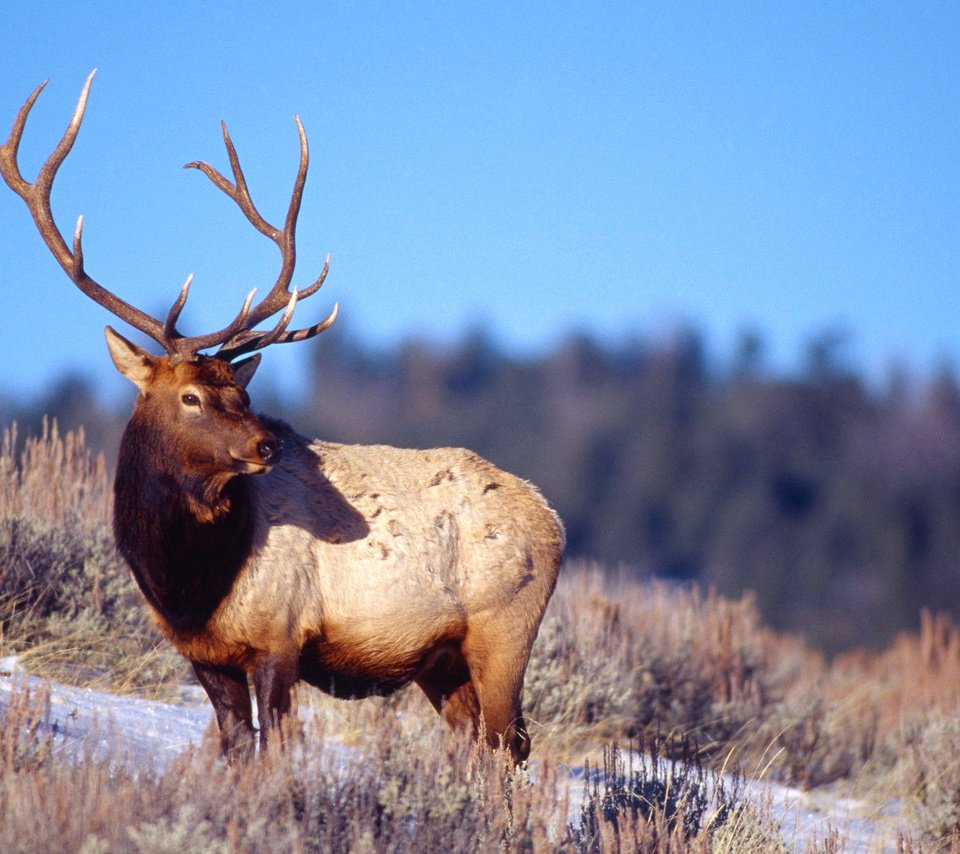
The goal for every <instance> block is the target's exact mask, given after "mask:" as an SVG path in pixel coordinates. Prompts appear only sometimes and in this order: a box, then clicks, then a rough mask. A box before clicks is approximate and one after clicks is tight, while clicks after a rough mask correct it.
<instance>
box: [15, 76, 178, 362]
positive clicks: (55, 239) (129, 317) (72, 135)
mask: <svg viewBox="0 0 960 854" xmlns="http://www.w3.org/2000/svg"><path fill="white" fill-rule="evenodd" d="M96 73H97V72H96V69H94V70H93V71H91V72H90V75H89V76H88V77H87V80H86V82H85V83H84V84H83V89H82V90H81V92H80V97H79V98H78V100H77V106H76V107H75V108H74V111H73V115H72V116H71V117H70V123H69V124H68V125H67V129H66V130H65V131H64V133H63V136H62V137H61V139H60V142H58V143H57V146H56V148H54V150H53V151H52V152H51V154H50V156H49V157H47V159H46V161H45V162H44V164H43V166H41V167H40V171H39V173H38V174H37V177H36V180H35V181H34V182H33V183H32V184H31V183H30V182H29V181H27V180H26V179H25V178H24V177H23V175H22V174H21V172H20V167H19V164H18V161H17V155H18V153H19V149H20V141H21V140H22V138H23V132H24V128H25V127H26V123H27V117H28V116H29V115H30V111H31V110H32V109H33V105H34V104H35V103H36V101H37V98H38V97H39V96H40V93H41V92H42V91H43V89H44V87H45V86H46V85H47V81H44V82H43V83H41V84H40V85H39V86H38V87H37V88H36V89H34V90H33V92H32V93H31V94H30V97H29V98H27V100H26V102H25V103H24V105H23V106H22V107H21V108H20V111H19V112H18V113H17V117H16V118H15V119H14V122H13V127H12V128H11V131H10V136H9V138H8V139H7V141H6V142H5V143H4V144H3V145H2V146H0V174H2V175H3V179H4V181H6V183H7V185H8V186H9V187H10V188H11V189H12V190H13V191H14V192H15V193H16V194H17V195H18V196H20V198H22V199H23V200H24V202H25V203H26V205H27V208H28V210H29V211H30V214H31V216H32V217H33V221H34V223H35V224H36V226H37V229H38V231H39V232H40V236H41V237H42V238H43V242H44V243H45V244H46V245H47V248H48V249H49V250H50V251H51V253H52V254H53V257H54V258H56V260H57V263H58V264H59V265H60V266H61V267H62V268H63V270H64V272H65V273H66V274H67V275H68V276H69V277H70V279H71V280H72V281H73V283H74V284H75V285H76V286H77V287H78V288H79V289H80V290H81V291H82V292H83V293H85V294H86V295H87V296H88V297H90V298H91V299H92V300H94V302H97V303H99V304H100V305H102V306H103V307H104V308H106V309H107V310H108V311H110V312H112V313H113V314H115V315H116V316H117V317H119V318H120V319H121V320H124V321H126V322H127V323H129V324H130V325H131V326H133V327H134V328H136V329H139V330H140V331H141V332H144V333H145V334H147V335H149V336H150V337H151V338H153V339H154V340H155V341H157V342H158V343H159V344H161V345H162V346H163V347H164V349H166V350H167V352H172V351H171V349H170V345H169V342H167V341H166V340H165V339H164V337H163V326H162V324H161V323H160V322H159V321H158V320H156V319H155V318H153V317H151V316H150V315H148V314H145V313H144V312H142V311H140V309H138V308H135V307H134V306H132V305H130V304H129V303H128V302H126V301H124V300H122V299H120V297H118V296H116V295H114V294H112V293H111V292H110V291H108V290H107V289H106V288H104V287H103V286H102V285H100V284H98V283H97V282H96V281H95V280H94V279H92V278H91V277H90V276H89V275H87V273H86V272H85V271H84V269H83V249H82V231H83V217H81V218H80V219H79V220H78V221H77V228H76V230H75V231H74V235H73V250H74V251H73V252H71V251H70V249H69V248H68V247H67V244H66V242H65V241H64V239H63V236H62V235H61V234H60V230H59V229H58V228H57V225H56V222H55V221H54V218H53V212H52V210H51V207H50V193H51V190H52V189H53V182H54V179H55V178H56V177H57V171H58V170H59V169H60V166H61V165H62V164H63V161H64V160H66V158H67V155H68V154H69V153H70V151H71V149H72V148H73V144H74V142H75V141H76V139H77V134H78V133H79V132H80V125H81V124H82V122H83V116H84V113H85V111H86V108H87V98H88V96H89V94H90V86H91V84H92V83H93V77H94V75H95V74H96Z"/></svg>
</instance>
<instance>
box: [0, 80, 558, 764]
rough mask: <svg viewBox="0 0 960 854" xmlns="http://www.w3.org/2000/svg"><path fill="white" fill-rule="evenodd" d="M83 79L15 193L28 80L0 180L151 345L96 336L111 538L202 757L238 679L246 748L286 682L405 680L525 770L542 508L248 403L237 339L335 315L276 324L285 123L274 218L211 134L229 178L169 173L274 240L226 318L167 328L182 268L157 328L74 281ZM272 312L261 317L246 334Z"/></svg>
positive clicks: (395, 684) (526, 493)
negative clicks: (160, 639)
mask: <svg viewBox="0 0 960 854" xmlns="http://www.w3.org/2000/svg"><path fill="white" fill-rule="evenodd" d="M94 73H95V72H94ZM94 73H91V74H90V76H89V77H88V78H87V81H86V83H85V84H84V87H83V90H82V92H81V94H80V97H79V100H78V102H77V105H76V108H75V110H74V112H73V116H72V118H71V121H70V123H69V125H68V127H67V129H66V131H65V133H64V135H63V137H62V139H61V140H60V142H59V143H58V144H57V146H56V147H55V149H54V150H53V152H52V153H51V154H50V156H49V158H48V159H47V160H46V162H45V163H44V165H43V166H42V167H41V169H40V171H39V173H38V175H37V177H36V179H35V180H34V182H33V183H30V182H28V181H26V180H25V179H24V178H23V176H22V174H21V172H20V168H19V166H18V162H17V155H18V149H19V146H20V141H21V138H22V136H23V131H24V126H25V124H26V121H27V117H28V115H29V113H30V111H31V109H32V108H33V105H34V102H35V101H36V99H37V97H38V96H39V94H40V92H41V91H42V90H43V88H44V86H45V85H46V83H43V84H41V85H40V86H39V87H37V89H36V90H34V92H33V93H32V94H31V95H30V97H29V98H28V99H27V101H26V103H24V105H23V107H22V108H21V109H20V111H19V113H18V114H17V116H16V119H15V121H14V124H13V129H12V131H11V134H10V137H9V139H8V140H7V142H6V143H5V144H4V145H3V146H2V147H0V172H2V175H3V178H4V180H5V181H6V183H7V184H8V185H9V186H10V188H11V189H13V191H14V192H16V193H17V194H18V195H19V196H20V197H21V198H22V199H23V200H24V202H25V203H26V205H27V207H28V209H29V211H30V213H31V215H32V216H33V219H34V222H35V223H36V226H37V229H38V230H39V232H40V236H41V237H42V238H43V241H44V243H46V245H47V247H48V248H49V250H50V251H51V252H52V254H53V256H54V257H55V258H56V260H57V262H58V263H59V264H60V266H61V267H62V268H63V270H64V271H65V272H66V274H67V275H68V276H69V278H70V279H71V280H72V281H73V283H74V284H75V285H76V286H77V287H78V288H79V289H80V290H81V291H82V292H83V293H84V294H86V295H87V296H88V297H90V298H91V299H93V300H94V301H96V302H97V303H99V304H100V305H101V306H103V307H104V308H106V309H107V310H108V311H110V312H111V313H113V314H114V315H116V316H117V317H118V318H120V319H121V320H123V321H125V322H126V323H127V324H129V325H130V326H132V327H133V328H134V329H137V330H139V331H140V332H142V333H144V334H145V335H147V336H148V337H149V338H151V339H152V340H153V341H155V342H156V343H157V344H158V345H159V346H160V347H161V348H162V349H163V351H164V352H163V354H162V355H152V354H151V353H149V352H147V351H146V350H144V349H142V348H141V347H139V346H137V345H136V344H134V343H132V342H130V341H128V340H127V339H126V338H124V337H123V336H121V335H120V334H119V333H117V332H116V331H114V330H113V329H112V328H111V327H110V326H107V327H106V340H107V347H108V349H109V351H110V355H111V357H112V359H113V362H114V364H115V365H116V367H117V369H118V370H119V371H120V373H121V374H123V376H125V377H126V378H127V379H128V380H130V381H131V382H132V383H133V384H134V385H135V386H136V387H137V389H138V391H139V394H138V396H137V399H136V403H135V406H134V411H133V415H132V416H131V418H130V421H129V422H128V424H127V426H126V428H125V430H124V433H123V437H122V440H121V444H120V450H119V455H118V459H117V465H116V477H115V482H114V499H115V501H114V534H115V538H116V542H117V546H118V548H119V550H120V553H121V554H122V555H123V557H124V559H125V560H126V562H127V564H128V565H129V567H130V569H131V571H132V573H133V576H134V578H135V579H136V582H137V584H138V586H139V588H140V590H141V592H142V594H143V596H144V599H145V600H146V604H147V606H148V607H149V609H150V610H151V611H152V613H153V615H154V617H155V619H156V622H157V624H158V626H159V627H160V629H161V631H162V632H163V633H164V634H165V635H166V637H167V638H168V639H169V640H170V641H171V642H172V643H173V644H174V645H175V647H176V648H177V650H179V652H180V653H181V654H182V655H184V656H185V657H186V658H187V659H188V660H189V661H190V663H191V665H192V666H193V670H194V671H195V673H196V676H197V679H198V680H199V682H200V684H201V685H202V686H203V687H204V689H205V690H206V693H207V695H208V696H209V698H210V702H211V703H212V705H213V709H214V713H215V717H216V721H217V725H218V728H219V734H220V745H221V748H222V750H223V751H224V753H226V754H227V755H229V756H234V757H236V756H241V757H242V756H249V755H252V754H253V753H254V751H255V749H256V743H257V737H256V729H255V728H254V725H253V712H252V703H251V697H250V693H251V692H250V683H251V682H252V685H253V691H254V693H255V696H256V699H257V723H258V725H259V743H260V746H261V749H263V748H264V747H265V746H266V744H267V743H268V740H270V741H272V740H273V739H274V736H271V733H272V732H276V731H277V727H278V725H279V724H280V722H281V720H282V719H283V717H284V716H285V715H287V713H288V712H289V711H290V707H291V690H292V688H293V686H294V685H295V683H297V682H298V680H302V681H304V682H307V683H309V684H311V685H314V686H317V687H318V688H320V689H322V690H324V691H327V692H329V693H332V694H333V695H334V696H338V697H344V698H359V697H365V696H369V695H372V694H388V693H390V692H393V691H395V690H397V689H399V688H401V687H402V686H404V685H407V684H409V683H411V682H414V683H416V684H417V685H418V686H419V687H420V688H421V689H422V690H423V692H424V693H425V694H426V696H427V698H428V700H429V701H430V703H431V704H432V705H433V707H434V708H435V709H436V710H437V711H438V712H439V714H440V715H441V716H442V717H443V718H444V719H445V721H446V722H447V723H448V724H449V725H450V726H451V727H453V728H464V727H467V728H472V731H473V733H474V736H475V737H479V734H480V733H481V732H486V737H487V740H488V741H489V742H490V744H491V745H492V746H497V745H499V744H503V745H504V746H505V747H506V748H507V749H508V750H509V751H510V752H511V754H512V758H513V760H514V761H515V762H521V761H523V760H525V759H526V757H527V756H528V754H529V751H530V739H529V735H528V733H527V730H526V726H525V723H524V719H523V713H522V709H521V695H522V687H523V676H524V672H525V670H526V666H527V661H528V658H529V654H530V648H531V645H532V644H533V641H534V638H535V637H536V634H537V631H538V628H539V625H540V621H541V619H542V617H543V613H544V610H545V608H546V606H547V602H548V600H549V598H550V596H551V594H552V592H553V588H554V585H555V583H556V578H557V574H558V572H559V568H560V564H561V558H562V551H563V543H564V534H563V527H562V524H561V522H560V520H559V518H558V516H557V515H556V514H555V513H554V511H553V510H552V509H551V508H550V507H549V505H548V504H547V502H546V501H545V499H544V498H543V497H542V496H541V495H540V493H539V492H538V491H537V490H536V488H535V487H533V486H532V485H531V484H529V483H527V482H525V481H523V480H521V479H519V478H517V477H515V476H513V475H511V474H508V473H507V472H504V471H502V470H500V469H498V468H496V467H495V466H493V465H492V464H491V463H489V462H487V461H486V460H483V459H481V458H480V457H479V456H477V455H475V454H473V453H471V452H469V451H467V450H463V449H457V448H437V449H433V450H408V449H401V448H395V447H389V446H383V445H378V446H360V445H345V444H336V443H332V442H326V441H321V440H314V441H311V440H309V439H307V438H305V437H303V436H301V435H299V434H298V433H297V432H296V431H295V430H294V429H293V428H291V427H290V426H289V425H287V424H285V423H283V422H281V421H279V420H276V419H273V418H270V417H267V416H265V415H257V414H254V412H253V411H252V410H251V408H250V398H249V397H248V394H247V391H246V387H247V385H248V383H249V382H250V379H251V378H252V376H253V374H254V371H255V370H256V368H257V365H258V363H259V361H260V357H261V354H260V353H259V352H256V351H259V350H263V349H265V348H266V347H268V346H270V345H273V344H284V343H290V342H294V341H304V340H307V339H309V338H312V337H314V336H316V335H318V334H320V333H321V332H323V331H324V330H325V329H327V328H328V327H329V326H330V325H331V324H332V323H333V321H334V319H335V318H336V315H337V306H336V305H334V308H333V310H332V311H331V312H330V314H329V316H328V317H327V318H326V319H324V320H322V321H321V322H319V323H317V324H315V325H312V326H307V327H305V328H302V329H296V330H293V329H290V328H289V326H290V322H291V319H292V316H293V312H294V309H295V308H296V306H297V304H298V302H300V301H302V300H304V299H306V298H307V297H310V296H312V295H313V294H314V293H316V292H317V291H318V290H319V289H320V286H321V285H322V284H323V282H324V279H325V278H326V275H327V270H328V268H329V258H328V259H327V262H326V263H325V264H324V266H323V269H322V271H321V272H320V275H319V277H318V278H317V279H316V280H315V281H314V282H313V283H312V284H310V285H309V286H307V287H305V288H304V289H303V290H298V289H297V288H296V287H294V288H293V289H291V287H290V285H291V282H292V280H293V275H294V267H295V263H296V243H295V231H296V224H297V217H298V214H299V209H300V202H301V197H302V193H303V187H304V182H305V180H306V174H307V164H308V160H309V157H308V151H307V139H306V135H305V133H304V130H303V125H302V124H301V122H300V119H299V117H297V118H296V125H297V133H298V135H299V139H300V165H299V169H298V172H297V176H296V179H295V182H294V188H293V193H292V196H291V200H290V204H289V208H288V210H287V214H286V219H285V221H284V224H283V227H282V228H276V227H274V226H272V225H270V224H269V223H268V222H267V221H266V220H265V219H264V218H263V217H262V216H261V215H260V213H259V211H258V210H257V208H256V207H255V206H254V203H253V201H252V200H251V197H250V193H249V190H248V188H247V183H246V180H245V178H244V174H243V171H242V170H241V167H240V161H239V158H238V156H237V153H236V149H235V148H234V145H233V143H232V141H231V139H230V135H229V133H228V132H227V128H226V125H225V124H222V130H223V139H224V144H225V146H226V150H227V154H228V157H229V161H230V167H231V170H232V173H233V180H232V181H231V180H229V179H228V178H226V177H225V176H224V175H223V174H221V173H220V172H218V171H217V170H216V169H215V168H213V167H212V166H210V165H209V164H207V163H203V162H194V163H189V164H187V167H185V168H194V169H198V170H200V171H201V172H202V173H204V174H205V175H206V176H207V177H208V178H209V179H210V180H211V181H212V182H213V183H214V185H215V186H216V187H218V188H219V189H220V190H222V191H223V192H224V193H225V194H226V195H227V196H229V197H230V198H231V199H233V201H234V202H235V203H236V204H237V206H238V207H239V208H240V210H241V211H242V213H243V214H244V215H245V216H246V218H247V219H248V220H249V222H250V223H251V224H252V225H253V227H254V228H255V229H256V230H257V231H259V232H260V233H261V234H262V235H264V236H265V237H268V238H269V239H270V240H272V241H273V242H274V243H275V244H276V245H277V247H278V248H279V250H280V256H281V265H280V273H279V275H278V276H277V279H276V281H275V282H274V284H273V286H272V287H271V288H270V290H269V292H268V293H267V294H266V296H265V297H264V298H263V299H262V300H260V301H258V302H256V303H254V297H255V295H256V291H255V290H254V291H251V292H250V293H249V294H248V295H247V297H246V299H245V300H244V302H243V304H242V307H241V308H240V311H239V313H238V314H237V315H236V317H235V318H234V319H233V320H232V321H231V322H230V323H229V324H228V325H227V326H225V327H224V328H222V329H220V330H219V331H217V332H212V333H209V334H203V335H196V336H187V335H183V334H181V333H180V332H179V331H178V329H177V323H178V320H179V317H180V313H181V311H182V309H183V307H184V304H185V303H186V300H187V296H188V292H189V289H190V283H191V279H192V277H191V278H188V279H187V281H186V283H185V284H184V285H183V288H182V289H181V291H180V294H179V296H178V297H177V299H176V301H175V302H174V304H173V306H172V307H171V309H170V311H169V313H168V315H167V316H166V319H165V320H163V321H162V322H161V321H160V320H158V319H156V318H154V317H151V316H149V315H147V314H145V313H144V312H142V311H140V310H139V309H137V308H135V307H133V306H132V305H130V304H128V303H127V302H125V301H124V300H122V299H121V298H119V297H117V296H115V295H114V294H113V293H112V292H110V291H109V290H107V289H106V288H104V287H102V286H101V285H99V284H98V283H97V282H96V281H95V280H94V279H93V278H91V276H90V275H89V274H88V273H87V272H86V269H85V267H84V259H83V250H82V246H81V233H82V227H83V218H82V217H80V219H79V220H78V222H77V227H76V230H75V232H74V236H73V245H72V248H71V247H69V246H68V245H67V243H66V242H65V241H64V239H63V237H62V235H61V233H60V231H59V229H58V227H57V226H56V224H55V222H54V218H53V214H52V212H51V205H50V191H51V188H52V185H53V182H54V178H55V177H56V175H57V170H58V169H59V167H60V166H61V164H62V163H63V161H64V160H65V158H66V157H67V155H68V154H69V152H70V150H71V148H72V147H73V144H74V142H75V140H76V137H77V134H78V132H79V129H80V124H81V122H82V120H83V116H84V112H85V110H86V103H87V97H88V94H89V90H90V85H91V83H92V81H93V76H94ZM278 314H279V315H280V317H279V320H277V321H276V322H275V323H274V324H273V326H272V328H268V329H265V330H264V329H257V328H256V327H257V326H259V325H261V324H263V323H264V322H265V321H267V320H271V319H275V318H276V316H277V315H278ZM271 322H272V320H271ZM214 347H216V348H217V350H216V351H215V352H214V353H213V354H212V355H209V354H205V353H203V352H201V351H204V350H209V349H211V348H214ZM248 354H252V355H248ZM241 356H244V357H245V358H243V359H239V357H241ZM238 359H239V361H238Z"/></svg>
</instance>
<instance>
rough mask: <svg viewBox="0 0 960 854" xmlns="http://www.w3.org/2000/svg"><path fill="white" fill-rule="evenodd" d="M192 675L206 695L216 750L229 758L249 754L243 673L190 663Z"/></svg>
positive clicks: (246, 689) (250, 734)
mask: <svg viewBox="0 0 960 854" xmlns="http://www.w3.org/2000/svg"><path fill="white" fill-rule="evenodd" d="M190 663H191V664H192V665H193V672H194V673H196V674H197V679H199V680H200V684H201V685H202V686H203V689H204V690H205V691H206V692H207V696H208V697H209V698H210V702H211V703H212V704H213V711H214V713H215V714H216V716H217V727H218V728H219V730H220V749H221V750H222V751H223V754H224V756H227V757H229V758H231V759H246V758H249V757H251V756H252V755H253V748H254V736H253V709H252V708H251V705H250V687H249V685H248V684H247V674H246V673H245V672H244V671H243V670H242V669H241V668H239V667H217V666H214V665H211V664H204V663H203V662H201V661H191V662H190Z"/></svg>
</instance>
